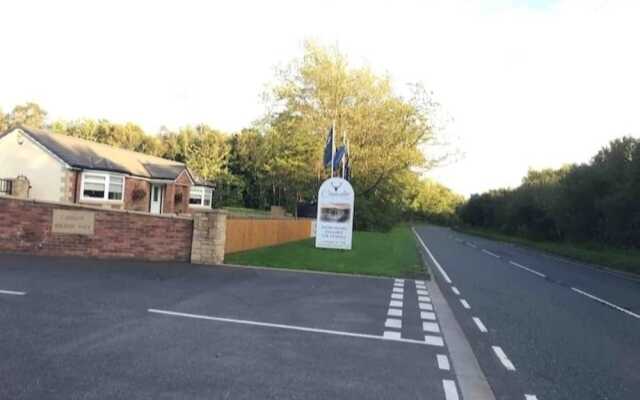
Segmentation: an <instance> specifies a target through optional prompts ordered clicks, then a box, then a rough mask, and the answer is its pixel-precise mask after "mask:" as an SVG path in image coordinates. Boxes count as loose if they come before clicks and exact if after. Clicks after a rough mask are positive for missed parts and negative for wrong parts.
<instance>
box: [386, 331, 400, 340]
mask: <svg viewBox="0 0 640 400" xmlns="http://www.w3.org/2000/svg"><path fill="white" fill-rule="evenodd" d="M382 337H385V338H387V339H400V338H401V337H400V332H396V331H384V333H383V334H382Z"/></svg>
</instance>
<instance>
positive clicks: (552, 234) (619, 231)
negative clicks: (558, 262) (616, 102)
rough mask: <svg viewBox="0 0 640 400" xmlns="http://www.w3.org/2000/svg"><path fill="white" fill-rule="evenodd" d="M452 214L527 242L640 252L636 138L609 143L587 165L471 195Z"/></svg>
mask: <svg viewBox="0 0 640 400" xmlns="http://www.w3.org/2000/svg"><path fill="white" fill-rule="evenodd" d="M458 214H459V216H460V219H461V220H462V222H464V223H466V224H468V225H471V226H474V227H481V228H489V229H494V230H499V231H502V232H504V233H507V234H513V235H520V236H524V237H527V238H531V239H537V240H552V241H572V242H598V243H605V244H609V245H614V246H621V247H627V248H640V140H639V139H635V138H633V137H622V138H619V139H616V140H613V141H611V142H610V143H609V144H608V145H607V146H605V147H604V148H602V149H601V150H600V151H599V152H598V153H597V154H596V155H595V156H594V157H593V158H592V159H591V160H590V162H588V163H584V164H574V165H567V166H564V167H562V168H559V169H544V170H539V171H536V170H531V171H529V173H528V175H527V176H526V177H525V178H524V179H523V180H522V184H521V185H520V186H518V187H517V188H515V189H501V190H492V191H490V192H487V193H483V194H479V195H473V196H471V198H470V199H469V200H468V201H467V202H466V203H465V204H464V205H462V206H461V207H459V210H458Z"/></svg>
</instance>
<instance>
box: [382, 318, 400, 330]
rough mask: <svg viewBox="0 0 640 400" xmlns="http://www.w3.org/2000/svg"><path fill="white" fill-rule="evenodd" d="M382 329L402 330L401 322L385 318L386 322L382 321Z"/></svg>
mask: <svg viewBox="0 0 640 400" xmlns="http://www.w3.org/2000/svg"><path fill="white" fill-rule="evenodd" d="M384 327H385V328H396V329H402V320H401V319H397V318H387V320H386V321H384Z"/></svg>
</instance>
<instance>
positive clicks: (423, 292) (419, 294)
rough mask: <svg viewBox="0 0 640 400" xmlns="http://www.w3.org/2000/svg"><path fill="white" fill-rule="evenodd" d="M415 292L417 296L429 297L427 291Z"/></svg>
mask: <svg viewBox="0 0 640 400" xmlns="http://www.w3.org/2000/svg"><path fill="white" fill-rule="evenodd" d="M416 292H418V296H428V295H429V291H427V290H420V289H418V290H416Z"/></svg>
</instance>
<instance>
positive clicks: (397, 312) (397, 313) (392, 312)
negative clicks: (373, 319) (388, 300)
mask: <svg viewBox="0 0 640 400" xmlns="http://www.w3.org/2000/svg"><path fill="white" fill-rule="evenodd" d="M387 315H388V316H389V317H402V310H401V309H399V308H390V309H389V311H387Z"/></svg>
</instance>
